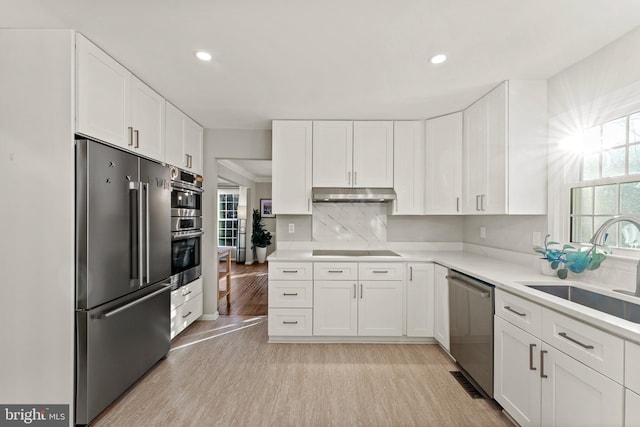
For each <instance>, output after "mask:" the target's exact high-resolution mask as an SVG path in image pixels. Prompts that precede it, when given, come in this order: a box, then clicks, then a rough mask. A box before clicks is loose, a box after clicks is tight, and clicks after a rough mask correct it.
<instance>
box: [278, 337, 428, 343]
mask: <svg viewBox="0 0 640 427" xmlns="http://www.w3.org/2000/svg"><path fill="white" fill-rule="evenodd" d="M269 343H270V344H278V343H306V344H312V343H322V344H345V343H347V344H349V343H358V344H434V345H438V342H437V341H436V340H435V338H433V337H430V338H426V337H405V336H402V337H287V336H270V337H269Z"/></svg>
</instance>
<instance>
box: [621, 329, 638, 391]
mask: <svg viewBox="0 0 640 427" xmlns="http://www.w3.org/2000/svg"><path fill="white" fill-rule="evenodd" d="M624 385H625V387H627V388H630V389H631V390H633V391H635V392H636V393H638V394H640V345H638V344H636V343H634V342H631V341H626V342H625V343H624Z"/></svg>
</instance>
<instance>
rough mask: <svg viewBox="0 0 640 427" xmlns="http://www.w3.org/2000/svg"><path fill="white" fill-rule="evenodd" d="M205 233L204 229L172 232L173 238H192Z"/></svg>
mask: <svg viewBox="0 0 640 427" xmlns="http://www.w3.org/2000/svg"><path fill="white" fill-rule="evenodd" d="M203 234H204V231H202V230H198V231H178V232H175V233H171V240H181V239H190V238H192V237H200V236H202V235H203Z"/></svg>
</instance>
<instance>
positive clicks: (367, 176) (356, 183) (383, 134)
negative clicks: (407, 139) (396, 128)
mask: <svg viewBox="0 0 640 427" xmlns="http://www.w3.org/2000/svg"><path fill="white" fill-rule="evenodd" d="M353 187H386V188H392V187H393V122H392V121H364V122H353Z"/></svg>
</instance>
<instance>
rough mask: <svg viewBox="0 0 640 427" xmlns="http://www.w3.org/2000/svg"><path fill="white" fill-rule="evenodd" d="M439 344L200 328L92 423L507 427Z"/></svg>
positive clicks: (260, 328) (241, 320) (259, 322)
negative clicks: (298, 340) (280, 337)
mask: <svg viewBox="0 0 640 427" xmlns="http://www.w3.org/2000/svg"><path fill="white" fill-rule="evenodd" d="M454 369H455V366H454V365H453V363H452V362H451V360H450V359H449V358H448V356H446V354H445V353H444V352H443V351H442V350H441V349H440V348H439V347H438V346H437V345H415V344H414V345H400V344H396V345H380V344H268V343H267V320H266V318H253V319H251V318H246V317H237V316H222V317H220V318H219V319H218V320H216V321H197V322H195V323H194V324H193V325H192V326H191V327H189V328H188V329H187V330H186V331H184V332H183V333H182V334H181V335H179V336H178V337H177V338H176V339H175V340H174V342H173V345H172V350H171V352H170V353H169V355H168V356H167V358H166V359H164V360H163V361H161V362H160V363H158V364H157V365H156V366H155V367H154V368H153V369H152V371H151V372H150V373H148V374H147V375H146V376H145V377H144V378H143V379H141V380H140V381H139V382H138V383H137V384H136V385H135V386H134V387H132V388H131V389H130V390H129V391H128V392H127V393H126V394H125V395H124V396H123V397H121V398H120V399H119V400H118V401H116V402H115V403H114V404H113V405H111V407H110V408H108V409H107V410H106V411H105V412H104V413H103V414H102V415H101V416H100V418H99V419H98V420H97V421H96V422H95V423H94V425H95V426H96V427H105V426H464V427H466V426H511V424H510V423H509V421H508V420H507V419H506V417H505V416H504V415H502V413H501V412H500V410H499V408H498V407H497V405H495V403H494V402H492V401H490V400H484V399H472V398H470V397H469V396H468V395H467V393H466V392H465V391H464V390H463V389H462V387H461V386H460V385H459V384H458V383H457V382H456V381H455V379H454V378H453V377H452V375H451V374H450V373H449V371H450V370H454Z"/></svg>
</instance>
